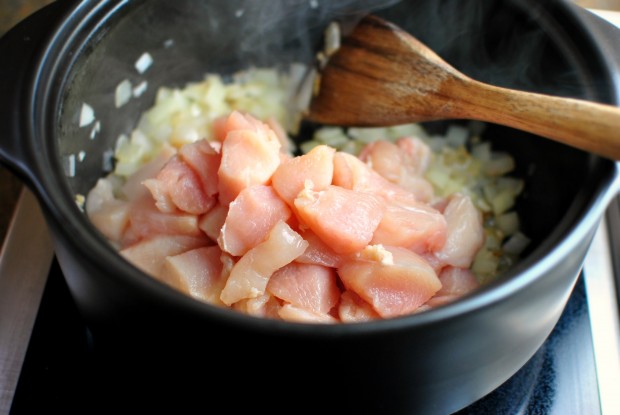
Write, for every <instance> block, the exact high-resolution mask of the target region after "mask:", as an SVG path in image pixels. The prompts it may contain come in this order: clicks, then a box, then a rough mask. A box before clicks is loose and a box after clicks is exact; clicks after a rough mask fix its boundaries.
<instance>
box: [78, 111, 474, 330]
mask: <svg viewBox="0 0 620 415" xmlns="http://www.w3.org/2000/svg"><path fill="white" fill-rule="evenodd" d="M214 136H215V140H212V141H207V140H199V141H196V142H193V143H189V144H184V145H183V146H182V147H180V148H179V149H178V150H177V149H175V148H172V147H165V149H164V151H162V153H161V154H160V156H159V157H158V158H157V159H155V160H153V161H151V162H150V163H148V164H146V165H144V166H143V167H142V168H141V169H140V170H139V171H138V172H136V173H134V174H133V175H131V176H130V177H129V179H128V180H127V181H126V183H124V184H123V185H122V187H121V188H120V194H119V191H118V190H117V189H115V187H114V185H113V183H112V182H111V181H110V180H109V179H107V178H103V179H100V180H99V182H98V183H97V185H96V186H95V187H94V188H93V189H92V190H91V192H90V193H89V195H88V198H87V205H86V211H87V214H88V216H89V218H90V220H91V221H92V222H93V224H94V225H95V226H96V227H97V228H98V229H99V230H100V231H101V232H102V233H103V234H104V235H105V236H106V238H107V239H109V240H110V241H111V242H112V243H114V244H115V246H116V247H117V248H118V250H119V251H120V253H121V255H122V256H123V257H125V258H126V259H127V260H129V261H130V262H131V263H133V264H134V265H135V266H137V267H138V268H140V269H141V270H143V271H144V272H146V273H148V274H150V275H152V276H153V277H155V278H157V279H159V280H161V281H163V282H165V283H167V284H169V285H170V286H172V287H174V288H176V289H178V290H180V291H182V292H184V293H186V294H188V295H190V296H192V297H194V298H196V299H199V300H201V301H204V302H207V303H210V304H214V305H218V306H222V307H229V308H231V309H234V310H237V311H239V312H243V313H247V314H250V315H253V316H259V317H266V318H275V319H283V320H288V321H295V322H316V323H338V322H343V323H349V322H360V321H368V320H373V319H385V318H392V317H397V316H403V315H407V314H411V313H415V312H418V311H421V310H426V309H428V308H432V307H436V306H439V305H442V304H445V303H447V302H450V301H452V300H454V299H456V298H458V297H460V296H462V295H464V294H466V293H468V292H470V291H471V290H474V289H475V288H477V287H478V285H479V284H478V282H477V280H476V278H475V277H474V275H473V274H472V272H471V271H470V269H469V268H470V266H471V264H472V261H473V259H474V257H475V255H476V253H477V252H478V250H479V249H480V248H481V247H482V246H483V244H484V238H485V236H484V235H485V234H484V229H483V223H482V215H481V213H480V211H479V210H478V209H477V208H476V207H475V206H474V204H473V203H472V202H471V200H470V199H469V197H467V196H465V195H463V194H460V193H455V194H452V195H450V196H449V197H447V198H443V199H438V198H436V197H435V196H434V194H433V187H432V186H431V185H430V184H429V183H428V182H427V181H426V180H425V179H424V177H423V174H424V172H425V169H426V168H427V167H428V163H429V159H430V157H431V154H430V150H429V149H428V147H427V146H426V145H425V144H424V143H423V142H422V141H421V140H420V139H418V138H415V137H402V138H401V139H399V140H397V141H395V142H390V141H375V142H372V143H370V144H368V145H367V146H366V147H365V148H364V149H363V151H362V152H361V153H360V155H359V157H356V156H353V155H351V154H349V153H346V152H342V151H337V150H336V149H335V148H333V147H330V146H327V145H318V146H316V147H314V148H313V149H312V150H311V151H309V152H308V153H307V154H304V155H301V156H292V155H290V153H289V152H288V151H287V149H286V143H287V138H286V137H285V135H284V134H283V132H282V130H281V129H280V128H279V127H278V126H277V125H275V124H273V123H272V124H270V125H268V124H266V123H263V122H261V121H259V120H258V119H256V118H254V117H252V116H250V115H249V114H245V113H241V112H238V111H234V112H232V113H231V114H230V115H228V116H226V117H222V118H220V119H218V120H217V121H216V122H215V124H214Z"/></svg>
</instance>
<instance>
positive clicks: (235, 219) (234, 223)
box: [218, 185, 291, 256]
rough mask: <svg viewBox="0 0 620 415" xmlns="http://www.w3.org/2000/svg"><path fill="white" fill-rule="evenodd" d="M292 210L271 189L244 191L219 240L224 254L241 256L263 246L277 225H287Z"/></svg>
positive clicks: (248, 189) (264, 187)
mask: <svg viewBox="0 0 620 415" xmlns="http://www.w3.org/2000/svg"><path fill="white" fill-rule="evenodd" d="M290 216H291V210H290V209H289V207H288V206H287V204H286V203H284V201H283V200H282V199H280V197H279V196H278V195H277V194H276V192H275V191H274V190H273V188H272V187H271V186H265V185H254V186H250V187H246V188H245V189H243V190H242V191H241V192H240V193H239V196H237V198H236V199H235V200H234V201H233V202H232V203H231V204H230V206H229V208H228V215H227V216H226V221H225V223H224V226H223V227H222V229H221V232H220V235H219V237H218V243H219V245H220V248H222V250H223V251H226V252H228V253H230V254H231V255H234V256H241V255H243V254H245V253H246V252H247V251H249V250H250V249H252V248H254V247H255V246H256V245H258V244H259V243H261V242H262V241H263V240H264V239H265V237H266V236H267V234H268V233H269V231H270V230H271V228H273V226H274V225H275V224H276V223H278V221H283V222H286V221H287V220H288V218H289V217H290Z"/></svg>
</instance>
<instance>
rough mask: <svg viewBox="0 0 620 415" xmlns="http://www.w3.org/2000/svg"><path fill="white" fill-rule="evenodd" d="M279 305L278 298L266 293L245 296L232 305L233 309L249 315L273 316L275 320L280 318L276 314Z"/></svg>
mask: <svg viewBox="0 0 620 415" xmlns="http://www.w3.org/2000/svg"><path fill="white" fill-rule="evenodd" d="M280 307H281V305H280V303H279V302H278V300H277V299H276V298H275V297H274V296H272V295H270V294H268V293H265V294H263V295H259V296H258V297H256V298H245V299H243V300H239V301H237V302H236V303H234V304H233V305H232V308H233V310H237V311H240V312H242V313H245V314H248V315H250V316H254V317H266V318H273V319H276V320H279V319H280V316H279V314H278V311H279V310H280Z"/></svg>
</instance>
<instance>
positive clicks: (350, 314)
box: [338, 291, 381, 323]
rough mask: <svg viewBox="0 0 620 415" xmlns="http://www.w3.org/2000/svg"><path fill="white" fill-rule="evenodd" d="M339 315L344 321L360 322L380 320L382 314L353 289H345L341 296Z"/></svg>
mask: <svg viewBox="0 0 620 415" xmlns="http://www.w3.org/2000/svg"><path fill="white" fill-rule="evenodd" d="M338 317H339V318H340V321H342V322H343V323H359V322H363V321H372V320H379V319H380V318H381V316H379V314H378V313H377V312H376V311H375V310H374V309H373V308H372V306H371V305H370V304H368V303H367V302H366V301H364V300H362V298H361V297H360V296H359V295H357V294H355V293H354V292H353V291H344V292H343V293H342V295H341V297H340V305H339V306H338Z"/></svg>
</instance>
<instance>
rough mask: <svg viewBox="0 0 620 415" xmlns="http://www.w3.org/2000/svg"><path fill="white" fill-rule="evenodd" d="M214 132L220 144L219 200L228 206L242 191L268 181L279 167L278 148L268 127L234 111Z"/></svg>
mask: <svg viewBox="0 0 620 415" xmlns="http://www.w3.org/2000/svg"><path fill="white" fill-rule="evenodd" d="M216 130H217V133H216V134H217V136H218V137H219V138H220V139H222V141H223V143H222V149H221V161H220V167H219V169H218V180H219V182H218V191H219V199H220V203H221V204H222V205H224V206H228V204H229V203H230V202H232V201H233V200H234V199H235V198H236V197H237V195H238V194H239V192H240V191H241V190H242V189H244V188H246V187H249V186H251V185H254V184H268V183H269V182H270V181H271V175H272V174H273V173H274V171H275V170H276V168H277V167H278V166H279V165H280V155H281V153H280V148H281V144H280V140H279V139H278V137H277V136H276V134H275V133H274V131H273V130H272V129H271V128H269V126H268V125H267V124H264V123H262V122H261V121H259V120H257V119H256V118H254V117H252V116H251V115H249V114H242V113H240V112H238V111H233V112H232V113H231V114H230V115H229V116H228V118H226V121H225V122H223V124H222V123H220V124H219V125H218V127H217V128H216Z"/></svg>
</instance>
